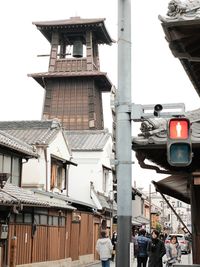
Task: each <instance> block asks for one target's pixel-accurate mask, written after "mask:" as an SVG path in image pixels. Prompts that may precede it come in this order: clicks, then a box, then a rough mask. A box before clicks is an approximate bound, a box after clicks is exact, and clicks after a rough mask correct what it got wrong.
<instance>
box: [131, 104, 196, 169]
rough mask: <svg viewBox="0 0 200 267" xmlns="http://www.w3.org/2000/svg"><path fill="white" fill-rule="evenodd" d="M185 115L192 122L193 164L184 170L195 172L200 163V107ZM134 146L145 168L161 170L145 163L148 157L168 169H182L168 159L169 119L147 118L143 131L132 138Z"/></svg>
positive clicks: (142, 124) (142, 126) (139, 160)
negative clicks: (171, 163)
mask: <svg viewBox="0 0 200 267" xmlns="http://www.w3.org/2000/svg"><path fill="white" fill-rule="evenodd" d="M185 116H186V117H187V118H188V119H189V120H190V122H191V129H192V133H191V141H192V152H193V157H192V162H191V164H190V165H188V166H184V167H182V171H185V172H186V171H187V172H193V171H195V170H196V169H197V168H198V165H199V155H200V152H199V144H200V109H197V110H193V111H190V112H186V113H185ZM132 148H133V150H135V151H136V157H137V159H138V162H139V164H140V166H141V167H143V168H149V169H154V170H156V171H160V170H158V169H156V168H155V166H154V167H153V166H152V165H151V166H150V165H148V164H146V165H145V164H144V160H145V159H148V160H150V161H151V162H153V163H155V164H156V165H157V166H160V167H162V168H164V169H165V170H168V171H169V170H170V171H173V172H174V171H175V172H178V171H179V169H180V168H179V167H177V166H171V165H170V164H169V162H168V160H167V156H166V155H167V119H160V118H159V119H145V120H144V121H143V122H142V123H141V132H140V133H139V134H138V136H136V137H133V139H132ZM155 164H154V165H155ZM168 173H169V172H168Z"/></svg>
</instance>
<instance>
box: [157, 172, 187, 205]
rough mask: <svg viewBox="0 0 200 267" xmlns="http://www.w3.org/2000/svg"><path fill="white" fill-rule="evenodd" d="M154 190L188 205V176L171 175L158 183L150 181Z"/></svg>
mask: <svg viewBox="0 0 200 267" xmlns="http://www.w3.org/2000/svg"><path fill="white" fill-rule="evenodd" d="M152 183H153V184H154V186H155V188H156V190H157V191H158V192H161V193H162V194H165V195H168V196H170V197H173V198H176V199H179V200H181V201H183V202H185V203H188V204H190V176H189V174H188V175H171V176H168V177H167V178H164V179H162V180H160V181H158V182H155V181H152Z"/></svg>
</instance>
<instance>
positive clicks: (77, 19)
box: [33, 17, 105, 26]
mask: <svg viewBox="0 0 200 267" xmlns="http://www.w3.org/2000/svg"><path fill="white" fill-rule="evenodd" d="M104 20H105V19H104V18H95V19H93V18H91V19H83V18H80V17H71V18H69V19H65V20H52V21H38V22H33V24H35V25H37V26H56V25H74V24H90V23H100V22H103V21H104Z"/></svg>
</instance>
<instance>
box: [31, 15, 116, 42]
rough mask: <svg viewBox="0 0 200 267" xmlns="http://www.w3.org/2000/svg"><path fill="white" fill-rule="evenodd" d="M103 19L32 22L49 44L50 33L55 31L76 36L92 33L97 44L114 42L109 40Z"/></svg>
mask: <svg viewBox="0 0 200 267" xmlns="http://www.w3.org/2000/svg"><path fill="white" fill-rule="evenodd" d="M104 20H105V18H97V19H82V18H80V17H71V18H69V19H66V20H55V21H39V22H33V24H34V25H36V27H37V28H38V30H40V32H41V33H42V34H43V35H44V36H45V37H46V39H47V40H48V41H49V42H51V37H52V32H53V31H55V30H57V31H58V32H60V33H63V34H67V35H68V36H69V34H72V35H77V34H80V33H82V32H86V31H92V32H93V33H94V36H95V38H96V40H97V43H99V44H108V45H111V43H113V42H114V40H112V39H111V37H110V35H109V33H108V31H107V29H106V27H105V24H104Z"/></svg>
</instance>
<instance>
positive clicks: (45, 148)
mask: <svg viewBox="0 0 200 267" xmlns="http://www.w3.org/2000/svg"><path fill="white" fill-rule="evenodd" d="M44 158H45V163H46V164H45V166H46V191H47V192H48V159H47V146H46V147H44Z"/></svg>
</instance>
